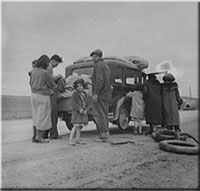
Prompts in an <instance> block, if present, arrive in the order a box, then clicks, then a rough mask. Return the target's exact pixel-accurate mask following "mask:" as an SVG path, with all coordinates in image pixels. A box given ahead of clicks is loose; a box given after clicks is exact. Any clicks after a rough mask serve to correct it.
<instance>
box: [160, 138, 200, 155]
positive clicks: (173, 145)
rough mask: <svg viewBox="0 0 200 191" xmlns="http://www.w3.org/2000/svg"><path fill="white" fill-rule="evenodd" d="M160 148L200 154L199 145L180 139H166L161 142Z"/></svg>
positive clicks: (174, 151) (180, 152) (173, 151)
mask: <svg viewBox="0 0 200 191" xmlns="http://www.w3.org/2000/svg"><path fill="white" fill-rule="evenodd" d="M159 148H160V149H161V150H163V151H167V152H172V153H177V154H190V155H196V154H199V145H198V144H191V143H188V142H186V141H180V140H164V141H161V142H160V143H159Z"/></svg>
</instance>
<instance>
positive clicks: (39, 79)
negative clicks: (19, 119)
mask: <svg viewBox="0 0 200 191" xmlns="http://www.w3.org/2000/svg"><path fill="white" fill-rule="evenodd" d="M49 61H50V60H49V57H48V56H46V55H42V56H41V57H40V58H39V59H38V60H37V65H36V67H35V68H34V69H33V70H32V73H31V77H30V86H31V92H32V94H31V105H32V115H33V126H35V127H36V138H35V140H33V142H36V143H47V142H48V141H46V140H45V139H43V138H42V136H43V134H44V131H45V130H47V129H50V128H51V126H52V124H51V105H50V93H51V92H52V89H53V88H54V82H53V79H52V77H51V75H50V74H49V73H48V71H47V70H46V68H47V67H48V64H49Z"/></svg>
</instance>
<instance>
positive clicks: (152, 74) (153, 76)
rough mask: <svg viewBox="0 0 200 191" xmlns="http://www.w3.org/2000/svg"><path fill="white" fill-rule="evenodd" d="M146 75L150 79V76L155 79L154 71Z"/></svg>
mask: <svg viewBox="0 0 200 191" xmlns="http://www.w3.org/2000/svg"><path fill="white" fill-rule="evenodd" d="M148 77H149V78H151V79H152V78H154V79H156V74H154V73H151V74H148Z"/></svg>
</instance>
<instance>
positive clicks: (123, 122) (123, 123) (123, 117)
mask: <svg viewBox="0 0 200 191" xmlns="http://www.w3.org/2000/svg"><path fill="white" fill-rule="evenodd" d="M129 121H130V119H129V113H128V111H127V109H126V108H121V109H120V112H119V118H118V121H117V125H118V127H119V128H120V129H123V130H125V129H127V128H128V124H129Z"/></svg>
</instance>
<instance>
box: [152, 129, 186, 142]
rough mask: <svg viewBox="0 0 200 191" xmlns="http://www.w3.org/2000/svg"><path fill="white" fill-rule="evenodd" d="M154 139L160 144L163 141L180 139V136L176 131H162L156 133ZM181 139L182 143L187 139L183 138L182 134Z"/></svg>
mask: <svg viewBox="0 0 200 191" xmlns="http://www.w3.org/2000/svg"><path fill="white" fill-rule="evenodd" d="M153 138H154V140H155V141H156V142H160V141H163V140H173V139H178V134H177V133H176V132H174V131H169V130H161V131H157V132H155V133H154V135H153ZM179 139H180V140H181V141H186V139H187V137H186V136H184V135H183V136H182V135H181V134H180V137H179Z"/></svg>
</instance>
